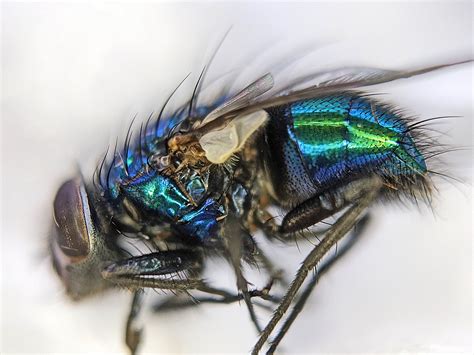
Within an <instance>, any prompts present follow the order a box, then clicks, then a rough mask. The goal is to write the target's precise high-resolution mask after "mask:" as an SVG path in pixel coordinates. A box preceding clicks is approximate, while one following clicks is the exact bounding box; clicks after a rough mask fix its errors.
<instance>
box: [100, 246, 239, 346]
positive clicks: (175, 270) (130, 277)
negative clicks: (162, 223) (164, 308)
mask: <svg viewBox="0 0 474 355" xmlns="http://www.w3.org/2000/svg"><path fill="white" fill-rule="evenodd" d="M200 270H201V256H200V255H199V254H198V253H195V252H191V251H188V250H176V251H162V252H156V253H150V254H145V255H141V256H135V257H131V258H128V259H125V260H121V261H118V262H116V263H113V264H110V265H108V266H107V267H105V268H104V269H103V270H102V277H104V279H106V280H109V281H110V282H112V283H114V284H115V285H117V286H122V287H126V288H129V289H131V290H134V291H135V293H134V297H133V301H132V307H131V310H130V314H129V316H128V320H127V327H126V334H125V340H126V344H127V346H128V347H129V349H130V352H131V353H132V354H134V353H135V352H136V349H137V347H138V345H139V342H140V338H141V333H142V330H141V329H140V328H139V327H137V324H136V320H137V317H138V314H139V311H140V308H141V304H142V296H143V288H145V287H150V288H157V289H163V290H172V291H182V292H188V291H190V290H199V291H202V292H205V293H208V294H212V295H216V296H221V297H224V298H225V297H230V296H231V294H230V293H228V292H227V291H224V290H220V289H216V288H213V287H211V286H209V285H207V284H206V283H205V282H204V281H203V280H201V279H197V278H192V277H188V275H186V274H184V273H185V272H188V273H190V272H193V271H196V273H198V271H200Z"/></svg>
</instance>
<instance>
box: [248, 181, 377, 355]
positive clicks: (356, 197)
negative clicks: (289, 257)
mask: <svg viewBox="0 0 474 355" xmlns="http://www.w3.org/2000/svg"><path fill="white" fill-rule="evenodd" d="M381 186H382V183H381V181H380V178H378V177H373V178H369V179H363V180H360V181H357V182H355V183H352V184H351V185H350V186H348V188H346V189H344V194H343V196H342V197H344V198H343V200H341V201H344V204H342V203H341V204H339V203H337V204H334V207H335V210H334V211H333V213H336V212H337V211H339V210H341V209H342V208H344V206H348V205H351V207H349V208H348V210H347V211H346V212H345V213H344V214H343V215H342V216H341V217H340V218H339V219H338V220H337V221H336V222H335V223H334V224H333V225H332V227H331V228H330V230H329V231H328V232H327V233H326V235H325V236H324V239H323V240H322V241H321V242H320V243H319V244H318V245H317V246H316V247H315V248H314V249H313V250H312V251H311V252H310V253H309V254H308V256H307V257H306V258H305V260H304V261H303V263H302V265H301V267H300V268H299V270H298V272H297V274H296V276H295V278H294V279H293V281H292V283H291V285H290V287H289V288H288V290H287V292H286V294H285V296H284V297H283V300H282V301H281V303H280V305H279V306H278V308H277V310H276V311H275V312H274V315H273V317H272V319H271V320H270V322H269V323H268V324H267V326H266V327H265V329H264V330H263V332H262V333H261V335H260V338H259V340H258V342H257V343H256V344H255V346H254V348H253V350H252V354H258V353H259V351H260V349H261V348H262V346H263V345H264V344H265V342H266V341H267V339H268V337H269V336H270V334H271V332H272V331H273V330H274V329H275V327H276V325H277V324H278V322H279V321H280V320H281V319H282V317H283V316H284V315H285V313H286V311H287V310H288V308H289V307H290V305H291V303H292V301H293V299H294V298H295V296H296V294H297V292H298V291H299V289H300V287H301V286H302V284H303V282H304V281H305V279H306V277H307V275H308V273H309V272H310V271H311V270H312V269H314V268H315V267H316V265H317V264H318V262H319V261H320V260H321V259H322V258H323V256H324V255H325V254H326V253H327V252H328V251H329V250H330V249H331V248H332V247H333V246H334V245H335V244H336V243H337V242H338V241H339V240H340V239H341V238H342V237H344V236H345V235H346V234H347V233H348V232H349V231H350V230H351V229H352V228H353V227H354V226H355V225H356V223H357V221H358V220H359V219H360V216H361V215H362V214H363V213H364V211H365V210H366V208H367V207H369V206H370V204H371V203H372V202H373V201H374V200H375V198H376V197H377V195H378V193H379V191H380V188H381ZM312 200H313V201H317V200H316V199H312ZM335 201H336V200H335ZM315 205H316V206H315V209H316V212H315V213H310V211H309V208H308V204H304V203H303V206H302V208H301V216H300V217H298V213H297V211H298V207H296V208H295V209H294V210H292V211H291V212H290V213H289V216H285V218H284V219H283V224H282V226H281V229H280V230H281V231H283V230H294V231H297V229H296V228H295V227H294V226H295V223H296V222H297V221H300V222H301V223H300V224H299V225H300V227H301V228H307V227H309V226H310V225H308V223H309V222H310V221H313V224H314V223H317V222H318V214H317V211H320V212H321V213H320V217H319V221H320V220H322V219H324V218H326V217H328V216H330V215H331V214H329V215H328V212H327V211H328V209H327V208H326V207H325V206H324V205H323V204H321V203H317V202H315Z"/></svg>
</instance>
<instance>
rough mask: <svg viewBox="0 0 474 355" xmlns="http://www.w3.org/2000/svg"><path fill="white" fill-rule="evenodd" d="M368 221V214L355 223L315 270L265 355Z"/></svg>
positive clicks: (351, 245) (355, 240) (281, 336)
mask: <svg viewBox="0 0 474 355" xmlns="http://www.w3.org/2000/svg"><path fill="white" fill-rule="evenodd" d="M368 221H369V214H368V213H367V214H365V215H364V217H362V218H361V219H360V220H359V221H358V222H357V223H356V225H355V226H354V229H353V230H352V233H350V235H349V236H348V237H347V240H346V243H345V244H344V245H343V246H342V248H340V249H338V250H337V252H336V253H335V254H334V255H332V256H331V257H330V259H328V260H326V261H325V262H323V264H322V265H321V266H320V267H318V268H317V269H316V273H315V274H314V275H313V278H312V279H311V281H310V282H309V284H308V285H306V287H305V289H304V290H303V291H302V292H301V295H300V296H299V298H298V300H297V301H296V303H295V305H294V306H293V309H292V310H291V312H290V314H289V315H288V317H287V318H286V319H285V322H284V323H283V325H282V327H281V328H280V329H279V330H278V333H277V335H276V336H275V337H274V338H273V339H272V340H271V342H270V348H269V349H268V351H267V354H273V353H274V352H275V350H276V348H277V347H278V345H279V344H280V342H281V340H282V339H283V337H284V336H285V335H286V333H287V332H288V330H289V329H290V327H291V325H292V324H293V322H294V321H295V319H296V318H297V317H298V315H299V314H300V312H301V311H302V310H303V307H304V305H305V304H306V301H307V300H308V298H309V296H310V295H311V292H313V290H314V288H315V286H316V285H317V283H318V281H319V279H320V278H321V276H323V275H324V274H325V273H326V272H327V271H328V270H329V269H330V267H331V266H332V265H333V264H334V263H335V262H336V261H337V260H338V259H339V258H341V257H342V256H343V255H344V254H346V253H347V252H348V251H349V250H350V249H351V248H352V247H353V246H354V244H355V243H356V242H357V241H358V240H359V237H360V235H361V234H362V232H363V231H364V230H365V228H366V227H367V223H368Z"/></svg>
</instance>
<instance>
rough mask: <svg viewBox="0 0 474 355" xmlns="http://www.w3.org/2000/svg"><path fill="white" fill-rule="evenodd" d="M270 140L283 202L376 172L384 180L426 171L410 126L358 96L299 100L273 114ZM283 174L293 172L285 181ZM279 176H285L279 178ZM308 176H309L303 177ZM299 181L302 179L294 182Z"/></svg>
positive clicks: (342, 95)
mask: <svg viewBox="0 0 474 355" xmlns="http://www.w3.org/2000/svg"><path fill="white" fill-rule="evenodd" d="M269 113H270V115H271V116H272V117H271V120H270V124H269V126H268V128H267V140H268V141H269V142H270V144H271V145H272V146H273V147H276V146H278V147H280V146H281V148H278V149H280V151H279V152H278V153H275V154H272V158H271V159H273V160H274V162H272V164H273V170H276V171H280V172H283V175H280V176H279V177H277V176H274V178H273V180H274V181H275V182H276V181H277V180H278V179H280V181H282V180H283V181H284V182H281V184H280V186H282V185H285V186H283V187H282V189H285V191H283V194H280V197H282V198H292V197H293V196H292V195H298V194H300V193H299V192H300V191H301V190H304V191H305V193H304V194H305V195H308V194H309V195H311V194H313V193H315V192H317V191H321V190H324V189H326V188H329V187H331V186H334V185H338V184H340V183H341V182H342V183H344V182H348V181H350V180H354V179H357V178H358V177H364V176H368V175H370V174H371V173H376V174H378V175H381V176H386V177H391V178H393V177H395V178H396V177H397V176H404V177H406V176H412V175H419V174H423V173H425V172H426V165H425V161H424V158H423V155H422V154H421V153H420V152H419V151H418V149H417V147H416V146H415V143H414V141H413V139H412V137H411V136H410V133H409V130H408V128H407V125H406V122H405V121H404V120H403V119H402V117H401V116H400V115H399V114H398V113H396V112H395V111H394V110H392V109H391V108H390V107H388V106H386V105H382V104H379V103H378V102H376V101H372V100H370V99H369V98H368V97H364V96H361V95H360V94H357V93H351V92H348V93H343V94H338V95H328V96H324V97H319V98H314V99H308V100H302V101H297V102H294V103H292V104H289V105H286V106H282V107H278V108H274V109H272V110H269ZM284 171H290V172H291V173H290V174H287V175H288V176H285V174H284ZM280 174H281V173H280ZM304 175H307V177H305V176H304ZM295 176H298V179H295Z"/></svg>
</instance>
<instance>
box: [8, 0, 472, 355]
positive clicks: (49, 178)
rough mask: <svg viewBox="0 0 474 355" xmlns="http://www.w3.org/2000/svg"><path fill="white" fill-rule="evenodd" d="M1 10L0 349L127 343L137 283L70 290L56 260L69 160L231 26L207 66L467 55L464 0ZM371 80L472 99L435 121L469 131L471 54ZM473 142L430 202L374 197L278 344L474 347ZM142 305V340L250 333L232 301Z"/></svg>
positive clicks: (229, 339)
mask: <svg viewBox="0 0 474 355" xmlns="http://www.w3.org/2000/svg"><path fill="white" fill-rule="evenodd" d="M2 21H3V32H2V75H3V78H2V89H3V90H2V166H1V168H2V214H1V216H2V257H1V268H2V284H1V298H2V309H1V319H2V323H1V351H2V353H19V352H21V353H23V352H33V353H36V352H37V353H51V352H61V353H69V352H74V353H86V352H97V353H120V352H123V351H124V350H125V348H124V346H123V342H122V334H123V326H124V322H125V317H126V314H127V312H128V309H127V307H128V303H129V300H130V297H129V295H128V293H127V292H125V291H117V292H110V293H107V294H105V295H103V296H102V297H98V298H94V299H90V300H86V301H84V302H82V303H78V304H74V303H72V302H70V301H68V300H67V299H66V298H65V295H64V294H63V292H62V289H61V284H60V283H59V281H58V280H57V278H56V277H55V275H54V273H53V272H52V269H51V267H50V264H49V260H48V259H47V252H46V238H47V232H48V228H49V224H50V223H51V207H50V206H51V203H52V199H53V197H54V193H55V190H56V189H57V187H58V186H59V184H60V183H61V181H62V180H64V179H65V178H67V177H69V176H71V174H73V173H74V171H75V168H76V163H77V162H79V163H80V165H81V168H82V169H83V170H84V171H86V172H87V173H89V171H90V169H91V168H93V164H94V163H95V162H96V161H97V160H98V158H99V156H100V155H101V154H102V153H103V151H104V150H105V148H106V146H107V144H108V142H109V141H113V140H114V139H115V137H116V136H117V135H123V131H124V130H125V128H126V125H127V122H129V120H130V118H131V117H132V116H133V115H134V114H135V113H137V112H138V113H139V115H140V117H142V118H143V119H144V118H145V117H146V116H147V115H148V114H149V113H150V112H151V111H152V110H155V111H156V110H159V108H160V104H161V103H162V102H163V100H164V99H165V97H166V95H167V94H168V92H169V91H170V90H172V89H173V88H174V85H176V83H177V82H179V81H180V80H181V78H182V77H184V75H186V74H187V73H188V72H189V71H192V72H193V75H192V79H193V80H195V79H196V77H197V75H198V73H199V71H200V69H201V67H202V65H203V64H204V63H205V61H206V59H207V58H208V57H209V55H210V53H211V52H212V50H213V48H214V47H215V45H216V44H217V42H218V41H219V39H220V38H221V37H222V35H223V33H225V31H226V30H227V29H228V28H229V26H230V25H232V26H233V28H232V31H231V32H230V34H229V36H228V38H227V39H226V42H225V43H224V45H223V47H222V49H221V51H220V53H219V54H218V57H217V59H216V62H215V66H214V67H213V68H212V70H211V73H210V79H211V81H212V78H213V77H214V78H215V77H219V76H221V75H222V74H225V73H227V72H229V71H230V70H235V72H234V73H240V74H241V75H240V76H239V77H238V80H237V83H235V85H236V87H239V86H242V85H244V84H247V83H248V82H249V81H250V80H252V79H255V77H256V76H257V75H260V74H262V73H263V72H264V71H266V70H270V71H272V70H275V68H281V67H282V65H283V64H284V63H288V62H292V61H295V60H297V59H298V58H300V57H303V55H306V56H305V57H304V58H303V59H302V61H301V64H300V65H297V66H296V67H295V69H294V71H293V72H292V70H288V71H287V72H286V73H285V72H282V73H281V75H280V77H279V78H278V80H281V82H284V81H285V78H286V79H288V78H291V77H292V75H295V73H310V72H312V71H317V70H320V69H321V68H328V67H337V66H344V65H369V66H377V67H384V68H390V69H404V68H412V67H417V66H422V65H427V64H437V63H444V62H449V61H453V60H457V59H463V58H469V57H471V58H472V23H473V15H472V5H471V4H470V2H457V3H448V2H446V3H444V2H436V3H428V2H418V3H414V4H410V3H408V2H406V3H405V2H403V3H357V2H354V3H350V4H348V3H334V4H328V3H306V4H296V3H295V4H284V3H280V4H274V3H259V4H251V3H241V4H230V3H219V4H212V3H192V4H154V3H146V4H142V5H135V4H113V3H108V4H90V3H89V4H88V3H76V4H68V5H66V4H60V3H51V4H44V3H3V4H2ZM228 78H229V80H233V79H232V75H230V76H229V77H228ZM225 79H226V77H225V78H224V79H223V82H225ZM193 80H191V81H190V82H189V83H188V86H185V87H184V89H183V91H182V96H181V97H182V99H183V100H184V99H185V98H186V97H188V96H186V95H190V92H191V88H192V81H193ZM370 90H371V91H372V92H378V93H380V92H383V93H385V95H384V96H383V99H384V100H386V101H389V102H393V103H396V104H397V105H398V106H400V107H403V108H406V109H407V110H408V112H410V113H416V114H417V115H419V117H421V118H428V117H434V116H439V115H459V116H462V117H463V118H461V119H455V120H449V121H446V123H445V124H441V125H439V126H437V128H439V129H440V130H442V131H443V132H447V133H448V138H446V139H447V140H448V142H450V143H451V144H453V145H455V146H458V147H459V146H471V145H472V118H473V115H472V66H471V65H464V66H460V67H457V68H452V69H448V70H443V71H440V72H437V73H432V74H429V75H424V76H421V77H416V78H413V79H409V80H403V81H399V82H396V83H390V84H387V85H383V86H381V87H377V88H371V89H370ZM177 102H178V103H179V100H178V101H177ZM471 158H472V155H471V152H470V151H467V152H466V151H464V152H456V153H451V154H449V155H446V156H445V165H443V166H442V167H441V168H442V169H441V170H443V171H447V172H448V173H449V174H451V175H454V176H457V177H459V178H462V179H464V181H466V182H467V183H466V184H462V183H454V186H453V184H451V183H449V182H448V183H446V182H443V181H438V183H439V185H438V186H439V194H437V196H436V199H435V206H434V214H433V213H432V212H431V211H430V210H428V209H427V208H424V207H421V209H417V208H416V207H415V206H408V207H400V206H397V205H395V206H376V208H375V209H374V218H373V220H372V223H371V225H370V226H369V230H368V233H367V235H366V236H364V238H363V239H362V240H361V241H360V242H359V244H357V245H356V247H355V248H354V249H353V250H352V251H351V252H350V253H349V254H348V255H347V256H346V257H345V258H344V259H343V260H341V261H340V262H339V263H338V264H336V265H335V267H334V268H333V269H332V270H331V272H330V273H329V274H328V275H327V276H326V277H325V278H324V279H323V280H322V281H321V282H320V284H319V285H318V287H317V288H316V291H315V292H314V293H313V295H312V297H311V299H310V302H309V303H308V305H307V307H306V309H305V310H304V312H303V314H302V316H301V317H300V318H299V319H298V320H297V322H296V323H295V324H294V327H293V328H292V329H291V331H290V333H289V334H288V335H287V338H286V339H285V340H284V342H283V343H282V347H281V351H282V352H286V353H297V352H299V353H319V352H343V353H347V352H362V353H366V352H384V353H398V352H412V353H413V352H417V353H419V352H428V353H430V352H455V351H456V352H458V351H459V352H466V353H471V351H472V339H471V334H472V326H471V316H472V313H471V301H472V265H471V261H472V246H471V238H472V200H471V191H470V190H471V186H470V185H469V183H470V180H471V177H472V170H471V169H472V160H471ZM438 168H439V167H438ZM300 250H301V252H299V251H298V249H297V248H296V247H295V246H292V245H290V246H288V247H282V246H275V247H274V248H273V249H272V252H271V253H272V254H271V256H272V257H274V258H275V259H276V260H278V261H279V265H281V266H282V267H285V268H286V269H287V270H288V273H289V275H292V274H293V273H294V271H295V270H296V267H297V265H298V261H299V260H302V259H303V257H304V255H306V252H307V251H308V250H309V249H308V245H307V244H306V245H305V243H302V244H300ZM210 269H216V270H219V272H210V273H209V275H208V278H209V280H211V281H212V282H213V283H214V284H215V285H221V284H223V283H224V284H226V285H229V286H232V285H233V278H232V276H231V275H232V273H231V271H230V269H228V268H226V267H223V266H221V265H219V264H217V263H213V264H212V267H210ZM153 295H154V294H153V293H152V296H153ZM259 314H260V317H261V319H262V321H265V320H267V318H268V314H267V313H265V312H262V311H260V312H259ZM145 320H146V330H145V331H146V334H145V336H146V339H145V343H144V345H143V347H142V352H143V353H145V352H150V353H156V352H160V353H245V352H248V351H249V349H251V347H252V346H253V344H254V342H255V341H256V334H255V332H254V329H253V327H252V325H251V324H250V322H249V320H248V315H247V313H246V310H245V307H244V306H243V305H238V304H236V305H232V306H206V307H199V308H197V309H193V310H187V311H183V312H176V313H171V314H168V313H167V314H166V315H165V314H164V315H155V316H153V315H151V314H150V313H147V315H146V319H145Z"/></svg>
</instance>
